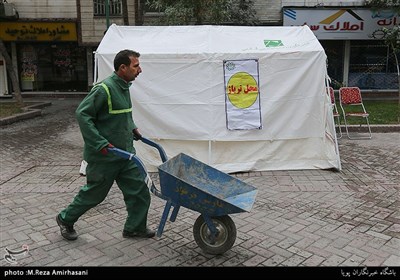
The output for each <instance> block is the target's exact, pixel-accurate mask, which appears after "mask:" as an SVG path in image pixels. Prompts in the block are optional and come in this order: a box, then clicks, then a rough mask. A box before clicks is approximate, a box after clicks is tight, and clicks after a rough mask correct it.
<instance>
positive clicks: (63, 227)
mask: <svg viewBox="0 0 400 280" xmlns="http://www.w3.org/2000/svg"><path fill="white" fill-rule="evenodd" d="M56 221H57V224H58V226H59V227H60V231H61V235H62V237H64V238H65V239H67V240H76V239H77V238H78V234H77V233H76V231H75V230H74V226H70V225H67V224H66V223H64V222H63V221H62V220H61V219H60V215H59V214H58V215H57V216H56Z"/></svg>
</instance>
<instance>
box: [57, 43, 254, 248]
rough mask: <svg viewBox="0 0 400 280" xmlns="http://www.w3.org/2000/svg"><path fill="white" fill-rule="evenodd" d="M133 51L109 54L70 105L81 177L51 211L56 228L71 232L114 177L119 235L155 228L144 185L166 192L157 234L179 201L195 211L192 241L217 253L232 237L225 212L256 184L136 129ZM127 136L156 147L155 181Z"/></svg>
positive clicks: (245, 199)
mask: <svg viewBox="0 0 400 280" xmlns="http://www.w3.org/2000/svg"><path fill="white" fill-rule="evenodd" d="M139 56H140V55H139V53H137V52H134V51H130V50H124V51H121V52H119V53H118V54H117V55H116V57H115V59H114V68H115V72H114V73H113V74H112V75H111V76H110V77H108V78H107V79H105V80H104V81H103V82H102V83H100V84H97V85H96V86H95V87H94V88H93V89H92V91H91V92H90V93H89V95H88V96H87V97H86V98H85V99H84V100H83V101H82V103H81V104H80V105H79V107H78V109H77V111H76V115H77V119H78V122H79V126H80V129H81V132H82V136H83V139H84V142H85V147H84V160H85V161H86V162H87V163H88V166H87V169H86V178H87V184H86V185H85V186H83V187H82V188H81V189H80V191H79V192H78V194H77V195H76V197H75V198H74V200H73V202H72V203H71V204H70V205H69V206H68V207H67V208H65V209H64V210H62V211H61V212H60V213H59V214H58V215H57V217H56V220H57V223H58V225H59V226H60V230H61V234H62V236H63V237H64V238H65V239H68V240H75V239H77V237H78V235H77V233H76V231H75V230H74V227H73V226H74V223H75V222H76V221H77V220H78V219H79V217H80V216H81V215H83V214H84V213H85V212H86V211H87V210H89V209H91V208H93V207H94V206H96V205H97V204H99V203H100V202H102V201H103V200H104V199H105V197H106V196H107V194H108V192H109V190H110V188H111V186H112V185H113V183H114V181H115V182H116V183H117V185H118V187H119V188H120V189H121V191H122V193H123V195H124V201H125V204H126V208H127V211H128V217H127V219H126V222H125V225H124V230H123V233H122V235H123V237H144V238H151V237H153V236H155V232H154V231H153V230H151V229H149V228H147V226H146V225H147V213H148V208H149V205H150V194H149V188H150V190H151V192H152V193H153V194H155V195H156V196H158V197H160V198H162V199H164V200H166V205H165V208H164V211H163V214H162V217H161V220H160V224H159V227H158V229H157V236H158V237H161V235H162V233H163V230H164V226H165V224H166V221H167V219H168V217H169V212H170V210H171V207H172V208H173V211H172V213H171V215H170V217H169V219H170V221H171V222H174V221H175V219H176V217H177V215H178V211H179V208H180V207H181V206H183V207H186V208H188V209H191V210H193V211H196V212H199V213H200V216H199V217H198V218H197V220H196V221H195V223H194V226H193V235H194V239H195V241H196V243H197V244H198V246H199V247H200V248H201V249H202V250H204V251H205V252H206V253H209V254H223V253H224V252H226V251H227V250H229V249H230V248H231V247H232V246H233V244H234V242H235V240H236V227H235V224H234V222H233V221H232V219H231V218H230V217H229V216H228V214H234V213H240V212H244V211H250V210H251V208H252V206H253V204H254V201H255V197H256V194H257V190H256V189H255V188H254V187H252V186H250V185H248V184H246V183H244V182H242V181H240V180H238V179H237V178H235V177H232V176H230V175H228V174H225V173H223V172H221V171H219V170H217V169H215V168H212V167H210V166H208V165H206V164H204V163H202V162H200V161H197V160H196V159H194V158H191V157H190V156H188V155H185V154H183V153H181V154H179V155H177V156H175V157H173V158H171V159H168V157H167V155H166V153H165V151H164V149H163V148H162V147H161V146H160V145H158V144H157V143H155V142H153V141H151V140H149V139H147V138H144V137H142V136H141V135H140V133H139V132H138V130H137V126H136V125H135V123H134V121H133V119H132V104H131V100H130V94H129V87H130V85H131V83H130V82H131V81H133V80H134V79H135V78H136V77H137V76H138V75H139V74H140V73H141V68H140V66H139ZM132 132H133V133H132ZM134 137H135V140H139V139H140V140H142V141H143V142H144V143H146V144H148V145H151V146H153V147H155V148H156V149H158V151H159V153H160V157H161V159H162V162H163V164H161V165H160V166H159V167H158V171H159V177H160V188H157V187H156V186H155V185H154V183H153V182H152V180H151V179H150V176H149V175H148V173H147V171H146V168H145V166H144V164H143V163H142V161H141V160H140V159H139V158H138V157H136V156H135V149H134V147H133V145H132V143H133V138H134Z"/></svg>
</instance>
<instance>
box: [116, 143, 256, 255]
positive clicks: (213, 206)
mask: <svg viewBox="0 0 400 280" xmlns="http://www.w3.org/2000/svg"><path fill="white" fill-rule="evenodd" d="M141 140H142V142H144V143H145V144H148V145H150V146H152V147H154V148H156V149H157V150H158V151H159V153H160V157H161V160H162V162H163V163H162V164H161V165H160V166H158V174H159V178H160V189H158V188H157V187H156V186H155V185H154V183H153V181H152V180H151V179H150V176H149V174H148V173H147V170H146V168H145V165H144V164H143V162H142V161H141V160H140V159H139V158H138V157H137V156H135V155H134V154H131V153H128V152H126V151H124V150H121V149H118V148H109V151H110V152H113V153H114V154H116V155H118V156H120V157H122V158H126V159H129V160H133V161H134V162H135V163H136V164H137V165H138V167H139V169H140V170H141V172H142V174H143V175H144V176H145V181H146V184H147V185H148V187H149V188H150V191H151V192H152V193H153V194H154V195H156V196H157V197H160V198H162V199H164V200H166V205H165V208H164V211H163V214H162V216H161V221H160V224H159V227H158V229H157V236H158V237H161V235H162V233H163V230H164V226H165V224H166V222H167V219H168V216H169V213H170V210H171V207H173V210H172V213H171V216H170V221H171V222H174V221H175V219H176V216H177V215H178V211H179V208H180V207H181V206H183V207H186V208H188V209H191V210H193V211H196V212H199V213H200V216H199V217H198V218H197V219H196V221H195V223H194V226H193V237H194V240H195V241H196V243H197V245H198V246H199V247H200V248H201V249H202V250H203V251H204V252H206V253H209V254H213V255H219V254H223V253H225V252H226V251H227V250H229V249H230V248H231V247H232V246H233V244H234V243H235V240H236V226H235V223H234V222H233V220H232V219H231V218H230V217H229V216H228V214H234V213H240V212H249V211H250V210H251V208H252V207H253V204H254V201H255V197H256V195H257V189H256V188H254V187H253V186H251V185H249V184H246V183H244V182H242V181H240V180H239V179H237V178H235V177H232V176H230V175H228V174H226V173H224V172H221V171H219V170H217V169H215V168H213V167H211V166H209V165H207V164H204V163H202V162H200V161H198V160H196V159H194V158H192V157H190V156H188V155H186V154H183V153H180V154H178V155H177V156H175V157H173V158H171V159H168V158H167V155H166V153H165V151H164V149H163V148H162V147H161V146H160V145H159V144H157V143H155V142H153V141H151V140H149V139H147V138H142V139H141Z"/></svg>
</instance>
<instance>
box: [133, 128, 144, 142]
mask: <svg viewBox="0 0 400 280" xmlns="http://www.w3.org/2000/svg"><path fill="white" fill-rule="evenodd" d="M132 133H133V140H135V141H138V140H140V139H142V134H140V132H139V129H138V128H135V129H134V130H132Z"/></svg>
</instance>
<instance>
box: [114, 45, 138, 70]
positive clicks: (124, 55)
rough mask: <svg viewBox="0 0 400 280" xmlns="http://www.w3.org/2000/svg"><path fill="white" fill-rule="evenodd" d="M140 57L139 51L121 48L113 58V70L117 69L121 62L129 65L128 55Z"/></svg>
mask: <svg viewBox="0 0 400 280" xmlns="http://www.w3.org/2000/svg"><path fill="white" fill-rule="evenodd" d="M131 56H133V57H140V53H138V52H135V51H132V50H122V51H120V52H119V53H117V55H116V56H115V58H114V70H115V71H118V69H119V67H120V66H121V64H124V65H127V66H128V65H130V64H131V59H130V57H131Z"/></svg>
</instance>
